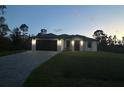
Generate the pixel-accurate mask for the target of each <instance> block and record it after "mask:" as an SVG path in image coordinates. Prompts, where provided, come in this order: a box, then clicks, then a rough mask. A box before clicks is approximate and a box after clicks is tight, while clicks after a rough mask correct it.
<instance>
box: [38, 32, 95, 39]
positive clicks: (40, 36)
mask: <svg viewBox="0 0 124 93" xmlns="http://www.w3.org/2000/svg"><path fill="white" fill-rule="evenodd" d="M36 38H42V39H58V38H59V39H72V38H82V39H83V40H92V41H96V39H93V38H89V37H86V36H83V35H68V34H61V35H56V34H52V33H49V34H38V35H37V36H36Z"/></svg>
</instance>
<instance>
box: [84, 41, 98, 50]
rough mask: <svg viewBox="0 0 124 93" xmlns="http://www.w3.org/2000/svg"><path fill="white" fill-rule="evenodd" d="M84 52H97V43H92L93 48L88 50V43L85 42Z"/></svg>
mask: <svg viewBox="0 0 124 93" xmlns="http://www.w3.org/2000/svg"><path fill="white" fill-rule="evenodd" d="M84 46H85V47H84V51H97V42H96V41H92V45H91V46H92V47H91V48H88V41H85V45H84Z"/></svg>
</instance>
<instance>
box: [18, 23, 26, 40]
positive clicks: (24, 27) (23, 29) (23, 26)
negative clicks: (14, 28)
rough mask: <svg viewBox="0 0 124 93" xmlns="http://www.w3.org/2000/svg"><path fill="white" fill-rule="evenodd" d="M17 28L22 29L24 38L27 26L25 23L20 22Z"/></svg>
mask: <svg viewBox="0 0 124 93" xmlns="http://www.w3.org/2000/svg"><path fill="white" fill-rule="evenodd" d="M19 28H20V30H21V31H22V35H23V38H25V36H26V34H27V32H28V26H27V25H26V24H22V25H21V26H20V27H19Z"/></svg>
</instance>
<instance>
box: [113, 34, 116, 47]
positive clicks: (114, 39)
mask: <svg viewBox="0 0 124 93" xmlns="http://www.w3.org/2000/svg"><path fill="white" fill-rule="evenodd" d="M116 43H117V37H116V35H114V36H113V44H114V45H116Z"/></svg>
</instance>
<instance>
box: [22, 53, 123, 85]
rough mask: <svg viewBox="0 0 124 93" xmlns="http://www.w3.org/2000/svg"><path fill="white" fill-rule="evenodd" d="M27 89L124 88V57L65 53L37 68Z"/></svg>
mask: <svg viewBox="0 0 124 93" xmlns="http://www.w3.org/2000/svg"><path fill="white" fill-rule="evenodd" d="M24 86H34V87H35V86H37V87H40V86H41V87H42V86H43V87H77V86H80V87H82V86H89V87H91V86H94V87H95V86H97V87H99V86H124V54H116V53H107V52H63V53H60V54H58V55H56V56H54V57H53V58H51V59H50V60H48V61H47V62H46V63H44V64H42V65H40V66H39V67H38V68H36V69H35V70H34V71H33V72H32V73H31V75H30V76H29V77H28V78H27V80H26V81H25V83H24Z"/></svg>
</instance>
